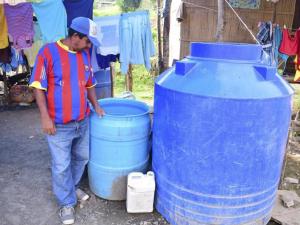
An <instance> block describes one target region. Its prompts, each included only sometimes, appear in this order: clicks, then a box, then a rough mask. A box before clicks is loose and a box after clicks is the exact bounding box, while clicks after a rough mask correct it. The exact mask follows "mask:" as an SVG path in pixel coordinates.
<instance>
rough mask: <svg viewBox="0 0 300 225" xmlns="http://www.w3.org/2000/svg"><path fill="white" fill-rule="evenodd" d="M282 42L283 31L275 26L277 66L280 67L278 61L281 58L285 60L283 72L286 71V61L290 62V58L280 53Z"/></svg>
mask: <svg viewBox="0 0 300 225" xmlns="http://www.w3.org/2000/svg"><path fill="white" fill-rule="evenodd" d="M281 40H282V31H281V29H280V27H279V26H275V31H274V58H275V62H276V65H278V59H279V57H280V58H281V59H282V60H283V62H284V64H283V70H285V66H286V61H287V60H288V58H289V56H288V55H286V54H282V53H280V52H279V47H280V43H281Z"/></svg>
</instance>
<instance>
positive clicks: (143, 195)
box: [126, 171, 155, 213]
mask: <svg viewBox="0 0 300 225" xmlns="http://www.w3.org/2000/svg"><path fill="white" fill-rule="evenodd" d="M154 192H155V178H154V173H153V172H152V171H149V172H148V173H147V174H143V173H140V172H132V173H130V174H129V175H128V178H127V200H126V208H127V212H128V213H146V212H153V203H154Z"/></svg>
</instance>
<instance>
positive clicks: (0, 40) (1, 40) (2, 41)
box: [0, 4, 8, 49]
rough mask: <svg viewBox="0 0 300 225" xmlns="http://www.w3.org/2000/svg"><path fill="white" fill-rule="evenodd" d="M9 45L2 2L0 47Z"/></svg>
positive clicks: (0, 11)
mask: <svg viewBox="0 0 300 225" xmlns="http://www.w3.org/2000/svg"><path fill="white" fill-rule="evenodd" d="M7 47H8V33H7V23H6V19H5V14H4V7H3V4H0V49H3V48H7Z"/></svg>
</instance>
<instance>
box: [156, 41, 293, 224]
mask: <svg viewBox="0 0 300 225" xmlns="http://www.w3.org/2000/svg"><path fill="white" fill-rule="evenodd" d="M266 58H267V57H265V53H263V52H262V48H261V47H260V46H258V45H251V44H233V43H228V44H225V43H192V44H191V55H190V56H188V57H187V58H186V59H184V60H182V61H179V62H177V63H176V65H175V66H174V67H173V68H171V69H169V70H168V71H166V72H164V73H163V74H161V75H160V76H159V78H158V79H157V80H156V82H155V99H154V120H153V122H154V123H153V162H152V166H153V170H154V172H155V177H156V184H157V191H156V209H157V210H158V211H159V212H160V213H161V214H162V215H163V216H164V217H165V218H166V219H167V220H168V221H169V222H170V223H171V224H178V225H192V224H226V225H229V224H230V225H233V224H249V225H256V224H267V223H268V221H269V219H270V216H271V210H272V208H273V206H274V202H275V198H276V191H277V186H278V182H279V178H280V173H281V168H282V162H283V157H284V151H285V145H286V141H287V136H288V127H289V122H290V117H291V108H292V105H291V104H292V94H293V90H292V89H291V87H290V86H289V85H288V84H287V83H286V82H285V81H284V80H283V79H282V78H281V77H280V76H278V75H277V74H276V68H275V67H273V66H269V65H267V64H266V63H265V61H264V59H266Z"/></svg>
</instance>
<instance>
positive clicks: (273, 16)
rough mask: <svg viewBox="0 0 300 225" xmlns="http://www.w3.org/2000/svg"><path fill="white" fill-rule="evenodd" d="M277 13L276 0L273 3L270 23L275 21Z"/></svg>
mask: <svg viewBox="0 0 300 225" xmlns="http://www.w3.org/2000/svg"><path fill="white" fill-rule="evenodd" d="M276 15H277V2H275V3H273V15H272V23H275V21H276Z"/></svg>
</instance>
